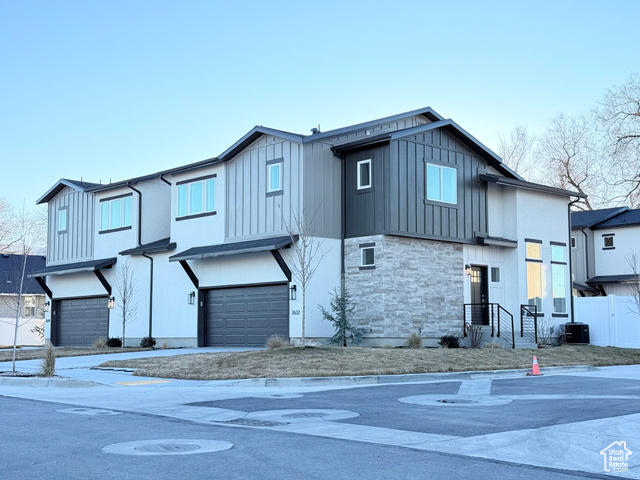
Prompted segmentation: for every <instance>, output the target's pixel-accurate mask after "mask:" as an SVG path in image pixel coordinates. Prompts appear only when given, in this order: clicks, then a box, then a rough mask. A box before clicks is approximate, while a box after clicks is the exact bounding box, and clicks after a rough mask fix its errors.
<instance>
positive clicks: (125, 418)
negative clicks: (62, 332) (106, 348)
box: [0, 358, 640, 479]
mask: <svg viewBox="0 0 640 480" xmlns="http://www.w3.org/2000/svg"><path fill="white" fill-rule="evenodd" d="M61 360H64V359H61ZM98 361H99V360H98V359H96V360H94V362H98ZM75 362H76V363H74V361H73V360H66V361H65V362H61V371H60V372H59V373H60V374H64V375H65V376H67V377H69V378H68V379H67V380H68V381H67V382H62V381H57V382H53V383H49V384H47V383H42V382H40V380H38V381H33V382H31V383H29V381H28V380H26V381H25V382H24V383H20V382H18V383H15V384H9V383H6V382H4V383H3V382H0V424H1V425H2V428H3V434H2V436H1V437H0V438H1V440H0V453H1V455H0V472H2V473H1V475H0V476H1V477H2V478H3V479H4V478H6V479H13V478H16V479H18V478H19V479H44V478H47V479H51V478H54V479H67V478H69V479H74V478H78V479H80V478H81V479H89V478H96V479H102V478H105V479H108V478H136V479H145V478H155V479H158V478H159V479H162V478H172V479H173V478H180V479H182V478H184V479H192V478H193V479H197V478H224V479H226V478H259V479H261V478H266V479H269V478H278V479H283V478H284V479H288V478H292V479H294V478H295V479H298V478H318V479H320V478H323V479H324V478H327V479H329V478H331V479H334V478H349V479H354V478H358V479H359V478H363V479H365V478H366V479H377V478H380V479H382V478H384V479H392V478H403V479H405V478H412V477H415V478H443V479H447V478H464V477H467V476H469V477H473V478H492V479H493V478H500V477H507V478H523V479H528V478H530V479H537V478H545V479H555V478H640V366H624V367H606V368H600V369H591V370H588V369H584V368H583V369H575V370H571V369H570V370H566V369H565V370H557V371H555V372H557V373H554V371H553V370H545V371H544V373H545V375H543V376H540V377H527V376H525V375H524V372H517V371H511V372H493V373H491V374H487V373H481V374H464V375H460V374H453V375H439V376H438V375H437V376H433V377H429V376H426V377H419V378H421V381H415V380H416V378H418V377H415V376H407V377H395V378H393V379H389V378H378V379H375V380H376V381H377V382H381V384H375V385H360V384H359V383H361V381H362V380H361V379H352V380H351V381H345V380H344V379H335V380H331V379H330V380H325V381H322V382H319V383H317V382H310V381H308V379H300V380H295V379H294V380H286V381H278V380H277V379H274V380H272V381H269V382H267V383H266V384H268V385H272V386H264V385H265V383H264V382H263V383H258V382H251V381H248V382H242V381H238V382H190V381H177V380H175V381H174V380H168V379H153V378H144V377H134V376H132V375H131V373H130V372H121V371H115V372H114V371H107V372H105V371H99V370H89V368H88V367H89V366H90V364H91V359H87V358H83V359H81V360H77V361H75ZM29 365H31V364H29V363H25V364H23V367H24V368H25V369H28V367H29ZM0 367H2V365H0ZM403 380H406V381H403ZM385 381H393V382H394V383H389V384H385V383H384V382H385ZM611 445H613V447H612V448H614V449H618V450H619V449H622V448H624V450H623V454H624V465H623V467H624V468H623V469H622V471H614V467H612V466H611V465H613V464H611V463H610V464H606V463H605V460H607V458H609V457H608V455H609V454H608V453H607V452H608V451H609V450H607V448H608V447H609V446H611ZM603 451H604V452H605V453H604V454H603V453H602V452H603ZM616 451H617V450H616ZM611 455H613V454H611ZM612 458H613V457H612ZM609 460H611V458H609ZM607 465H608V466H607Z"/></svg>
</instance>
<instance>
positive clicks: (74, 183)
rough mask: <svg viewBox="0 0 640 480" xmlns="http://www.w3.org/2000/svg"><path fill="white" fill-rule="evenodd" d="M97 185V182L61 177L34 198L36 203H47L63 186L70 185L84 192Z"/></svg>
mask: <svg viewBox="0 0 640 480" xmlns="http://www.w3.org/2000/svg"><path fill="white" fill-rule="evenodd" d="M96 185H99V184H98V183H89V182H82V181H78V180H69V179H67V178H61V179H60V180H58V181H57V182H56V183H55V184H54V185H53V186H52V187H51V188H50V189H49V190H47V192H46V193H45V194H44V195H42V196H41V197H40V198H39V199H38V200H36V205H40V204H42V203H47V202H48V201H49V200H51V199H52V198H53V197H55V196H56V195H57V194H58V193H60V191H61V190H62V189H64V187H70V188H73V189H74V190H78V191H79V192H86V191H88V190H90V189H91V188H93V187H95V186H96Z"/></svg>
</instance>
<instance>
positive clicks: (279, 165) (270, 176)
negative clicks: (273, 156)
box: [267, 159, 284, 194]
mask: <svg viewBox="0 0 640 480" xmlns="http://www.w3.org/2000/svg"><path fill="white" fill-rule="evenodd" d="M283 165H284V161H283V160H282V159H277V160H269V161H268V162H267V194H278V193H281V192H282V179H283V176H284V175H283V170H284V168H283Z"/></svg>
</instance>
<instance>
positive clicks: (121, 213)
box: [100, 195, 131, 232]
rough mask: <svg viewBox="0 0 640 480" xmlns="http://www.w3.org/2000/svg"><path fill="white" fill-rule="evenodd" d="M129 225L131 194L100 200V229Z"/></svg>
mask: <svg viewBox="0 0 640 480" xmlns="http://www.w3.org/2000/svg"><path fill="white" fill-rule="evenodd" d="M130 227H131V195H125V196H120V197H114V198H106V199H104V200H100V231H101V232H106V231H109V230H118V229H122V228H130Z"/></svg>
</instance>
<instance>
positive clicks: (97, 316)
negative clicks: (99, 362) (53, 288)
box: [57, 297, 109, 346]
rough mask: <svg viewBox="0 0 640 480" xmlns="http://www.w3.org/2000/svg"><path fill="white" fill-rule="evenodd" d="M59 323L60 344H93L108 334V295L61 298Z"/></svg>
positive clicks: (58, 342)
mask: <svg viewBox="0 0 640 480" xmlns="http://www.w3.org/2000/svg"><path fill="white" fill-rule="evenodd" d="M57 323H58V326H57V333H58V341H57V344H58V345H61V346H90V345H92V344H93V342H94V341H95V340H96V338H98V337H107V336H108V332H109V310H108V308H107V297H94V298H74V299H68V300H60V301H59V304H58V318H57Z"/></svg>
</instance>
